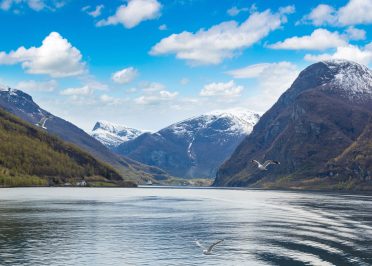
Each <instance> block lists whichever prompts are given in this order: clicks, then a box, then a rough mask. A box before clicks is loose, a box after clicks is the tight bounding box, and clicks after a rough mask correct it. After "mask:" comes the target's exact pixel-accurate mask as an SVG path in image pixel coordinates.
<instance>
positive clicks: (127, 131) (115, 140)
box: [91, 121, 144, 148]
mask: <svg viewBox="0 0 372 266" xmlns="http://www.w3.org/2000/svg"><path fill="white" fill-rule="evenodd" d="M142 133H144V132H143V131H141V130H138V129H134V128H129V127H126V126H123V125H119V124H115V123H111V122H108V121H98V122H97V123H96V124H95V126H94V128H93V131H92V133H91V136H92V137H94V138H95V139H97V140H98V141H100V142H101V143H102V144H104V145H105V146H106V147H110V148H112V147H116V146H119V145H120V144H121V143H123V142H126V141H129V140H132V139H135V138H136V137H138V136H139V135H141V134H142Z"/></svg>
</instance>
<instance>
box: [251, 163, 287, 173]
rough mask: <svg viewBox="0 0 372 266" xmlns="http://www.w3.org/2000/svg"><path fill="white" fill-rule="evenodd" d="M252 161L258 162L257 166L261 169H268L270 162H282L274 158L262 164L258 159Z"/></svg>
mask: <svg viewBox="0 0 372 266" xmlns="http://www.w3.org/2000/svg"><path fill="white" fill-rule="evenodd" d="M251 162H252V163H254V164H256V166H257V168H258V169H260V170H261V171H266V170H267V167H268V166H269V165H270V164H280V162H278V161H273V160H267V161H265V162H264V163H263V164H261V163H260V162H259V161H256V160H252V161H251Z"/></svg>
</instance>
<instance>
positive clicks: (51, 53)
mask: <svg viewBox="0 0 372 266" xmlns="http://www.w3.org/2000/svg"><path fill="white" fill-rule="evenodd" d="M18 63H20V64H21V65H22V67H23V68H24V69H25V70H26V72H27V73H30V74H46V75H49V76H51V77H56V78H60V77H68V76H76V75H80V74H82V73H84V71H85V62H83V61H82V55H81V53H80V51H79V50H78V49H77V48H75V47H73V46H72V45H71V43H70V42H69V41H68V40H67V39H64V38H63V37H62V36H61V35H60V34H59V33H57V32H52V33H50V34H49V35H48V36H47V37H46V38H45V39H44V40H43V42H42V45H41V46H40V47H30V48H25V47H23V46H22V47H19V48H18V49H17V50H15V51H11V52H9V53H6V52H4V51H0V64H3V65H4V64H5V65H7V64H8V65H13V64H18Z"/></svg>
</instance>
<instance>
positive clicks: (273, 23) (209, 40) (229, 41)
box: [150, 6, 294, 65]
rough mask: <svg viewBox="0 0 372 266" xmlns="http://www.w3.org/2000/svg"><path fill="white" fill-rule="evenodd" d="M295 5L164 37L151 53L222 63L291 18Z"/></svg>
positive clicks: (192, 62)
mask: <svg viewBox="0 0 372 266" xmlns="http://www.w3.org/2000/svg"><path fill="white" fill-rule="evenodd" d="M293 12H294V7H292V6H288V7H285V8H281V9H280V10H279V11H278V12H277V13H273V12H271V10H266V11H263V12H261V13H260V12H254V13H252V14H251V15H250V16H249V18H248V19H247V20H246V21H244V22H243V23H242V24H240V25H239V24H238V23H237V22H236V21H227V22H222V23H220V24H218V25H215V26H213V27H211V28H209V29H207V30H205V29H200V30H199V31H197V32H196V33H192V32H188V31H184V32H182V33H179V34H172V35H170V36H169V37H166V38H164V39H162V40H161V41H160V42H159V43H157V44H156V45H155V46H153V47H152V49H151V51H150V54H151V55H165V54H175V55H176V57H177V58H178V59H183V60H187V61H188V62H189V63H190V64H192V65H200V64H218V63H220V62H222V60H224V59H225V58H231V57H233V56H234V55H236V54H237V53H238V52H240V51H241V50H243V49H244V48H247V47H249V46H251V45H253V44H254V43H256V42H258V41H260V40H261V39H263V38H264V37H266V36H267V35H268V34H269V33H270V32H271V31H274V30H276V29H278V28H280V27H281V26H282V24H283V23H285V22H286V21H287V19H286V15H287V14H290V13H293Z"/></svg>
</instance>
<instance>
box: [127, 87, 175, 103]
mask: <svg viewBox="0 0 372 266" xmlns="http://www.w3.org/2000/svg"><path fill="white" fill-rule="evenodd" d="M177 95H178V92H170V91H167V90H161V91H156V92H152V93H150V94H145V95H142V96H140V97H138V98H136V99H135V100H134V101H135V103H137V104H142V105H158V104H160V103H162V102H168V101H171V100H173V99H174V98H175V97H176V96H177Z"/></svg>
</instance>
